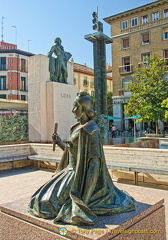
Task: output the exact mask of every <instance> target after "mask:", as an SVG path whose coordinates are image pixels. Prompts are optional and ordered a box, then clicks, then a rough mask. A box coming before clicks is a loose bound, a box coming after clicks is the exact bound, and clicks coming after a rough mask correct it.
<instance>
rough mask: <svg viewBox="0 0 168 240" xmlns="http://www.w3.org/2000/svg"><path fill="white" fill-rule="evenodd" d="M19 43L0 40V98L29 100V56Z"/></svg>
mask: <svg viewBox="0 0 168 240" xmlns="http://www.w3.org/2000/svg"><path fill="white" fill-rule="evenodd" d="M32 55H33V54H31V53H29V52H25V51H21V50H19V49H17V45H15V44H10V43H6V42H4V41H2V42H0V98H2V99H11V100H23V101H27V100H28V99H27V96H28V88H27V86H28V57H29V56H32Z"/></svg>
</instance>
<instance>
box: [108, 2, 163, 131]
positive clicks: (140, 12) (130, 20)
mask: <svg viewBox="0 0 168 240" xmlns="http://www.w3.org/2000/svg"><path fill="white" fill-rule="evenodd" d="M104 20H105V21H106V22H107V23H109V24H110V25H111V36H112V39H113V47H112V65H113V68H112V69H113V70H112V71H113V113H114V117H117V118H118V119H116V120H115V121H114V122H115V125H116V127H117V128H118V129H126V130H127V129H129V128H130V125H132V124H133V122H132V120H126V119H125V118H126V116H125V115H124V104H125V103H126V102H127V101H128V99H129V97H130V93H129V92H126V91H124V90H123V88H127V86H128V83H129V82H130V81H131V80H132V75H131V74H132V73H134V72H135V71H136V68H137V67H138V66H141V63H142V62H143V61H146V57H148V56H151V55H152V54H154V55H156V56H157V57H159V58H160V59H163V58H164V59H166V60H167V61H168V1H167V0H159V1H155V2H151V3H150V4H146V5H144V6H140V7H138V8H134V9H131V10H129V11H125V12H122V13H119V14H116V15H113V16H110V17H107V18H104ZM165 78H167V79H168V75H165ZM137 128H141V126H140V125H137Z"/></svg>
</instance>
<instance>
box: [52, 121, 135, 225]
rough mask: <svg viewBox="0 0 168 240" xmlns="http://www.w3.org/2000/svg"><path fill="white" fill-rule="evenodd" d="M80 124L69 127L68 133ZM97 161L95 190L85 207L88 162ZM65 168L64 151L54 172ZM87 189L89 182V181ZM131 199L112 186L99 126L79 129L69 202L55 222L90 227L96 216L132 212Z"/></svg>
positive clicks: (94, 125)
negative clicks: (82, 224) (80, 224)
mask: <svg viewBox="0 0 168 240" xmlns="http://www.w3.org/2000/svg"><path fill="white" fill-rule="evenodd" d="M78 125H79V123H76V124H75V125H73V126H72V127H71V132H73V129H75V128H76V127H77V126H78ZM95 158H96V159H97V161H99V171H98V172H97V174H96V175H95V176H94V178H95V180H96V186H95V189H92V195H91V197H90V198H89V202H88V203H87V205H86V204H85V202H84V201H83V199H85V197H86V196H84V194H87V189H85V186H88V184H86V181H89V180H90V179H89V176H88V175H87V172H88V169H89V167H90V163H91V161H92V160H93V159H95ZM67 166H68V151H67V149H65V151H64V154H63V157H62V160H61V162H60V165H59V168H58V169H57V171H56V172H59V171H61V170H63V169H64V168H65V167H67ZM90 188H92V183H91V182H90ZM134 209H135V207H134V200H133V199H132V198H131V197H130V196H129V195H127V194H126V193H124V192H122V191H120V190H119V189H118V188H116V187H115V186H114V185H113V182H112V180H111V177H110V175H109V173H108V170H107V167H106V163H105V157H104V152H103V146H102V142H101V135H100V130H99V128H98V126H97V125H96V124H95V123H94V121H93V120H91V121H89V122H88V123H86V124H85V125H84V126H83V127H81V129H80V132H79V140H78V155H77V163H76V171H75V177H74V180H73V183H72V186H71V190H70V199H69V201H67V202H66V203H65V204H64V205H63V206H62V208H61V210H60V212H59V214H58V215H57V217H56V219H55V222H56V221H60V220H61V221H63V222H66V223H72V224H78V223H81V222H82V223H84V224H90V225H91V224H93V223H94V220H95V218H96V217H97V215H112V214H116V213H120V212H127V211H131V210H134Z"/></svg>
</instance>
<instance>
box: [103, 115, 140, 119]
mask: <svg viewBox="0 0 168 240" xmlns="http://www.w3.org/2000/svg"><path fill="white" fill-rule="evenodd" d="M140 117H141V116H140V115H136V116H133V117H128V118H118V117H113V116H108V117H107V119H108V120H114V119H124V120H125V119H139V118H140Z"/></svg>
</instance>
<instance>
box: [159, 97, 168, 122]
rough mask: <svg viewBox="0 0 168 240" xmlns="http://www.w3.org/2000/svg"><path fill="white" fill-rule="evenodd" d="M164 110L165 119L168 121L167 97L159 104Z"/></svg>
mask: <svg viewBox="0 0 168 240" xmlns="http://www.w3.org/2000/svg"><path fill="white" fill-rule="evenodd" d="M161 106H162V107H163V108H164V110H165V119H167V121H168V98H166V99H164V100H163V102H162V105H161Z"/></svg>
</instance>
